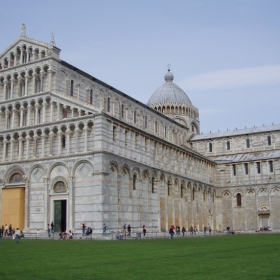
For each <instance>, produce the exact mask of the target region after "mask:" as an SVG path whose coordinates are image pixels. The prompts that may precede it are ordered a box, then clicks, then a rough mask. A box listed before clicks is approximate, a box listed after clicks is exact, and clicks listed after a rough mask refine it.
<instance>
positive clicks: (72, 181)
mask: <svg viewBox="0 0 280 280" xmlns="http://www.w3.org/2000/svg"><path fill="white" fill-rule="evenodd" d="M68 184H69V185H68V189H69V204H68V206H69V215H68V225H69V226H68V229H70V230H73V229H74V225H75V213H74V210H75V209H74V207H75V202H74V196H75V195H74V189H75V178H74V177H69V179H68Z"/></svg>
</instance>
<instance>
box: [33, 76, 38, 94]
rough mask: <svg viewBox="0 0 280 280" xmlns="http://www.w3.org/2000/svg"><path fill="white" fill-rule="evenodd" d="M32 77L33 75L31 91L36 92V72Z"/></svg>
mask: <svg viewBox="0 0 280 280" xmlns="http://www.w3.org/2000/svg"><path fill="white" fill-rule="evenodd" d="M32 77H33V93H36V92H37V89H36V78H37V75H36V73H33V74H32Z"/></svg>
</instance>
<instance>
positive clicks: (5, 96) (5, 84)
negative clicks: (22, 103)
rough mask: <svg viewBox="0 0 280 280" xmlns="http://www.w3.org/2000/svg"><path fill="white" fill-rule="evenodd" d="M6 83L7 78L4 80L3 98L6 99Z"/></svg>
mask: <svg viewBox="0 0 280 280" xmlns="http://www.w3.org/2000/svg"><path fill="white" fill-rule="evenodd" d="M7 84H8V81H7V79H5V80H4V100H8V95H7Z"/></svg>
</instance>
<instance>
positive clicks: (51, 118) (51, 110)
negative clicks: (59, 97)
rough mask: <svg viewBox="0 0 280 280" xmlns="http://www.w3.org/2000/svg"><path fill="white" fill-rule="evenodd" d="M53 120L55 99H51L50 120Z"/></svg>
mask: <svg viewBox="0 0 280 280" xmlns="http://www.w3.org/2000/svg"><path fill="white" fill-rule="evenodd" d="M52 121H53V101H51V105H50V122H52Z"/></svg>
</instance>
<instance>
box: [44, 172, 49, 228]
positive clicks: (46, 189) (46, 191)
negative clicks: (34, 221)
mask: <svg viewBox="0 0 280 280" xmlns="http://www.w3.org/2000/svg"><path fill="white" fill-rule="evenodd" d="M44 206H45V215H44V228H47V226H48V224H49V223H50V222H49V221H50V196H49V178H47V177H44Z"/></svg>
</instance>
